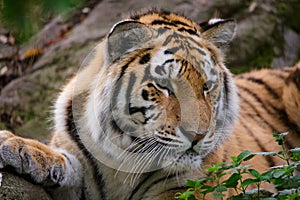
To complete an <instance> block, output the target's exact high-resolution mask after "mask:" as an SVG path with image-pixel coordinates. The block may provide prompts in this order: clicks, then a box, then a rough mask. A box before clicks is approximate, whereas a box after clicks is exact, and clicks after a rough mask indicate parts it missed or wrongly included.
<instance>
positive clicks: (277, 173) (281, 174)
mask: <svg viewBox="0 0 300 200" xmlns="http://www.w3.org/2000/svg"><path fill="white" fill-rule="evenodd" d="M284 174H285V170H276V171H275V172H274V173H273V177H274V178H279V177H281V176H283V175H284Z"/></svg>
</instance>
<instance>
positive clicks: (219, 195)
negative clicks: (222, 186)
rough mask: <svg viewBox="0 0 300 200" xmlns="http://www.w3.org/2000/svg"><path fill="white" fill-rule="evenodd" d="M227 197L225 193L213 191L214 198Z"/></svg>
mask: <svg viewBox="0 0 300 200" xmlns="http://www.w3.org/2000/svg"><path fill="white" fill-rule="evenodd" d="M223 197H225V194H220V193H213V198H214V199H220V198H223Z"/></svg>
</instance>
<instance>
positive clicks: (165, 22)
mask: <svg viewBox="0 0 300 200" xmlns="http://www.w3.org/2000/svg"><path fill="white" fill-rule="evenodd" d="M151 24H152V25H169V26H174V27H177V24H175V23H174V22H168V21H164V20H154V21H153V22H152V23H151Z"/></svg>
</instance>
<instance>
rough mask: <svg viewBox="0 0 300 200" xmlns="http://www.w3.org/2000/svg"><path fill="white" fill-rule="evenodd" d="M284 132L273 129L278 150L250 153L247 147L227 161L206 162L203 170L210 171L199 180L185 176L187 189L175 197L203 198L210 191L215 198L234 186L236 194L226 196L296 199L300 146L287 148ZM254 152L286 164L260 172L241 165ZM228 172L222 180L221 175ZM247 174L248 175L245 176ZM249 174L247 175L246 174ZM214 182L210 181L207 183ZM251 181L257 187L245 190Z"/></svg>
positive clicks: (298, 181) (299, 192)
mask: <svg viewBox="0 0 300 200" xmlns="http://www.w3.org/2000/svg"><path fill="white" fill-rule="evenodd" d="M286 135H287V133H282V134H278V133H273V136H274V137H275V141H276V142H277V143H278V144H279V145H280V146H281V147H282V150H281V151H279V152H260V153H252V152H251V151H249V150H246V151H243V152H241V153H240V154H239V155H238V156H231V161H230V162H219V163H216V164H214V165H211V166H209V167H208V168H207V169H206V172H208V173H209V174H211V175H210V176H208V177H205V178H202V179H200V180H196V181H193V180H188V181H187V184H186V186H187V187H188V189H187V191H185V192H183V193H177V196H176V198H178V199H185V200H193V199H206V198H205V197H206V195H208V194H211V195H212V197H213V198H214V199H224V198H225V194H226V192H227V190H228V189H233V190H234V191H235V192H236V194H235V195H233V196H231V197H229V198H228V199H229V200H235V199H243V200H247V199H265V200H267V199H269V200H271V199H272V200H273V199H280V200H281V199H289V200H293V199H299V197H300V188H299V185H300V173H298V174H297V173H296V168H297V166H299V165H300V148H295V149H291V150H287V149H286V147H285V139H284V137H285V136H286ZM255 156H277V157H279V158H281V159H283V160H284V161H285V162H286V163H287V164H286V165H283V166H274V167H272V168H271V169H270V170H268V171H266V172H264V173H260V172H258V171H257V170H255V169H253V168H250V166H249V165H242V163H243V162H245V161H248V160H251V159H252V158H253V157H255ZM225 175H227V177H228V178H226V179H225V180H223V179H221V177H224V176H225ZM245 175H247V178H244V177H245ZM249 177H250V178H249ZM208 181H209V182H210V183H214V185H213V184H209V183H208ZM262 183H272V184H273V185H274V187H275V188H276V189H277V192H276V193H274V192H273V193H272V192H270V191H267V190H266V189H264V188H261V185H262ZM250 185H255V186H256V188H257V189H256V190H247V188H248V187H249V186H250Z"/></svg>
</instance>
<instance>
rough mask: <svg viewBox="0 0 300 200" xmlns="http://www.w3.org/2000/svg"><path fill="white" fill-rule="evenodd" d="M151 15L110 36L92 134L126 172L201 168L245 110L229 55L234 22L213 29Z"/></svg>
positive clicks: (95, 92)
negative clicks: (225, 56)
mask: <svg viewBox="0 0 300 200" xmlns="http://www.w3.org/2000/svg"><path fill="white" fill-rule="evenodd" d="M152 17H153V16H152ZM173 17H174V16H173ZM175 17H176V16H175ZM178 17H179V16H178ZM180 18H182V17H180ZM141 19H142V18H141ZM149 20H150V19H147V20H145V18H143V20H140V21H139V20H137V19H135V20H128V21H122V22H120V23H118V24H117V25H115V26H114V27H113V29H112V30H111V32H110V34H109V36H108V37H107V38H106V48H107V52H106V56H105V58H106V60H105V66H104V67H103V69H102V70H101V73H99V76H98V77H97V80H95V81H94V85H93V86H92V87H93V88H92V92H91V94H90V100H89V104H88V105H89V106H88V108H87V109H88V118H89V122H90V123H89V124H90V125H91V127H92V128H90V130H91V132H92V138H93V139H94V141H95V143H101V147H99V148H102V150H103V151H104V152H106V154H107V155H109V157H110V158H112V160H113V161H111V160H110V162H115V163H117V164H116V165H115V166H118V170H124V171H128V170H129V171H130V172H147V171H152V170H157V169H161V168H163V169H166V170H169V171H170V170H172V171H176V172H178V171H179V172H181V171H188V170H191V169H196V168H198V167H199V166H200V165H201V162H202V158H203V157H204V156H206V155H207V154H208V153H209V152H211V151H212V150H213V149H214V148H215V147H216V146H217V145H218V144H219V143H220V142H221V141H222V140H223V139H224V138H226V136H227V135H228V133H229V132H230V129H231V127H232V126H233V122H234V119H235V118H236V115H237V107H238V106H237V105H238V103H237V97H236V90H235V85H234V83H233V82H232V78H231V74H230V73H229V72H228V70H227V69H226V68H225V67H224V65H223V63H222V56H221V51H222V45H223V43H227V42H228V40H229V39H231V37H232V34H233V33H234V22H232V21H223V20H219V21H215V22H214V23H216V24H217V26H216V27H215V30H214V28H213V27H214V26H213V24H212V23H208V26H210V27H209V28H208V30H205V28H201V27H200V26H198V25H195V24H192V25H191V24H188V23H183V22H182V23H181V26H180V27H177V25H176V24H175V25H173V26H174V27H173V26H171V25H170V22H168V23H167V22H165V24H164V23H163V22H161V24H160V25H159V26H153V21H149ZM153 20H154V21H155V20H156V22H157V19H155V17H154V19H153ZM165 20H167V19H165ZM169 20H171V19H169ZM141 21H142V22H143V23H142V22H141ZM177 23H178V24H180V23H179V22H177ZM182 26H183V27H182ZM189 30H193V32H192V31H189ZM222 33H224V35H222ZM229 34H231V35H230V36H228V35H229ZM91 113H93V114H91ZM95 113H96V114H95ZM91 116H93V117H91ZM133 163H135V164H134V165H135V166H134V167H133Z"/></svg>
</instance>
